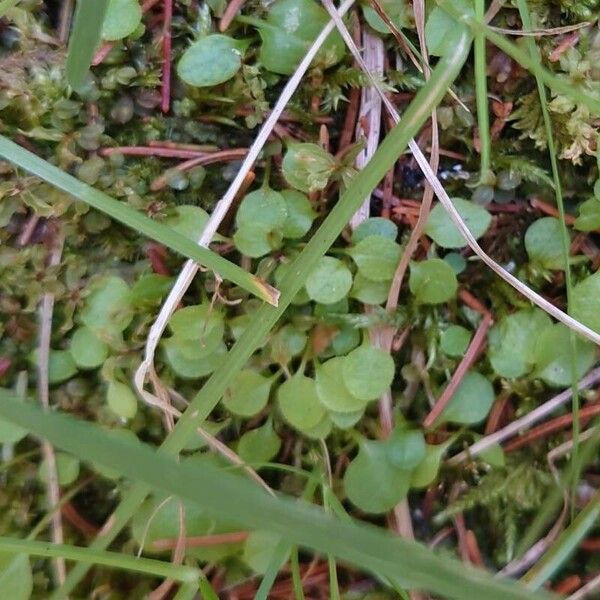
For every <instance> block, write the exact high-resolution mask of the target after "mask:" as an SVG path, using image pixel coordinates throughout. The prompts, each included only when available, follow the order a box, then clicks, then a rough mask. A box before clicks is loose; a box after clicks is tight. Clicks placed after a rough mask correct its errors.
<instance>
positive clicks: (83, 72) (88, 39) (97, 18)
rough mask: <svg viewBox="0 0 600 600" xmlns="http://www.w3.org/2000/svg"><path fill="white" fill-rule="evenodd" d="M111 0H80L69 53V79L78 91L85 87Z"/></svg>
mask: <svg viewBox="0 0 600 600" xmlns="http://www.w3.org/2000/svg"><path fill="white" fill-rule="evenodd" d="M108 3H109V0H78V1H77V8H76V9H75V19H74V23H73V31H72V32H71V37H70V39H69V50H68V54H67V64H66V72H67V81H68V82H69V85H70V86H71V87H72V88H73V89H74V90H76V91H80V90H81V89H82V88H84V87H85V82H86V79H87V74H88V71H89V68H90V65H91V64H92V58H93V56H94V52H95V50H96V48H97V46H98V43H99V42H100V35H101V34H102V24H103V23H104V17H105V15H106V10H107V8H108Z"/></svg>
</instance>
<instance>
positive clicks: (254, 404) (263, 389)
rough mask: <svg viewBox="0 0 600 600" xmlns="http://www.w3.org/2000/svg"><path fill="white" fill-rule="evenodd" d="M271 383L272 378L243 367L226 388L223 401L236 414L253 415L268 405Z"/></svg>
mask: <svg viewBox="0 0 600 600" xmlns="http://www.w3.org/2000/svg"><path fill="white" fill-rule="evenodd" d="M271 383H272V380H271V379H267V378H266V377H263V376H262V375H260V374H259V373H256V372H255V371H251V370H249V369H243V370H242V371H240V372H239V373H237V375H236V376H235V377H234V378H233V380H232V381H231V383H230V384H229V386H228V387H227V389H226V390H225V393H224V394H223V399H222V402H223V404H224V406H225V408H227V410H228V411H229V412H231V413H233V414H234V415H238V416H240V417H252V416H254V415H255V414H257V413H259V412H260V411H261V410H262V409H263V408H264V407H265V406H266V405H267V402H268V401H269V393H270V391H271Z"/></svg>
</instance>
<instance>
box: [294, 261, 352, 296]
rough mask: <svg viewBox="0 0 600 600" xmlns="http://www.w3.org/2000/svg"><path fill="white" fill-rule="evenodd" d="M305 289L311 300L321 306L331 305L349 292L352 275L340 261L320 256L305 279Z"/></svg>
mask: <svg viewBox="0 0 600 600" xmlns="http://www.w3.org/2000/svg"><path fill="white" fill-rule="evenodd" d="M305 287H306V291H307V292H308V296H309V297H310V299H311V300H314V301H315V302H320V303H321V304H333V303H335V302H338V301H339V300H341V299H342V298H344V296H346V295H347V294H348V292H349V291H350V288H351V287H352V273H351V272H350V269H349V268H348V267H347V266H346V265H345V264H344V263H343V262H342V261H341V260H338V259H337V258H333V257H331V256H322V257H321V258H320V259H319V262H318V263H317V266H316V267H315V268H314V269H313V270H312V272H311V273H310V275H309V276H308V277H307V278H306V283H305Z"/></svg>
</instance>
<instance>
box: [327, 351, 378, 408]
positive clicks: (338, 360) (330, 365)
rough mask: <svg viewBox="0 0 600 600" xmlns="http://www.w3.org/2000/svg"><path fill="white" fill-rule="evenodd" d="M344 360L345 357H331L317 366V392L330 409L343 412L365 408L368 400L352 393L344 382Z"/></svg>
mask: <svg viewBox="0 0 600 600" xmlns="http://www.w3.org/2000/svg"><path fill="white" fill-rule="evenodd" d="M344 361H345V357H335V358H331V359H329V360H328V361H327V362H324V363H323V364H322V365H321V366H320V367H318V368H317V373H316V382H317V394H318V395H319V399H320V400H321V402H322V403H323V406H325V408H327V409H328V410H334V411H337V412H343V413H348V412H354V411H359V410H363V409H364V407H365V404H366V402H364V401H363V400H361V399H360V398H357V397H356V396H354V395H352V394H351V393H350V390H348V388H347V387H346V384H345V382H344V379H343V365H344ZM370 399H371V398H370Z"/></svg>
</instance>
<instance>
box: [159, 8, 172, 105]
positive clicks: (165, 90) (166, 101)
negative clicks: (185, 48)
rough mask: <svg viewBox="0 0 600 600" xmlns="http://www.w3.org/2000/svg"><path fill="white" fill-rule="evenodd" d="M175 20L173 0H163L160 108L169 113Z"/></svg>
mask: <svg viewBox="0 0 600 600" xmlns="http://www.w3.org/2000/svg"><path fill="white" fill-rule="evenodd" d="M172 19H173V0H163V35H162V53H163V68H162V83H161V90H160V92H161V102H160V108H161V110H162V111H163V112H164V113H168V112H169V109H170V108H171V68H172V65H171V60H172V56H171V21H172Z"/></svg>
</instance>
